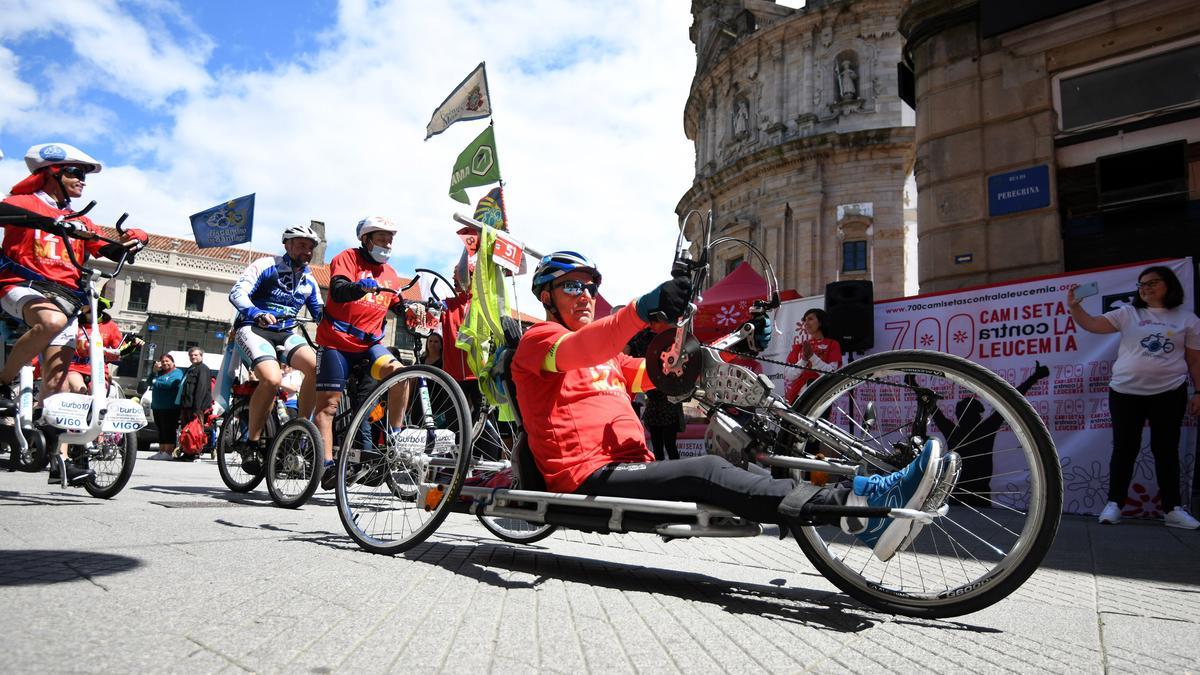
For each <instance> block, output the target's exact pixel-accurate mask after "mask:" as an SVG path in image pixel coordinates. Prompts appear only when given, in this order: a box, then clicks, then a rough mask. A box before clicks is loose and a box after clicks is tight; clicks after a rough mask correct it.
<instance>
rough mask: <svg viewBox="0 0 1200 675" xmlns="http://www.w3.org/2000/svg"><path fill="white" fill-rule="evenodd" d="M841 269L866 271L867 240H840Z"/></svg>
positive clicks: (845, 270)
mask: <svg viewBox="0 0 1200 675" xmlns="http://www.w3.org/2000/svg"><path fill="white" fill-rule="evenodd" d="M842 271H843V272H866V271H867V242H865V241H845V242H842Z"/></svg>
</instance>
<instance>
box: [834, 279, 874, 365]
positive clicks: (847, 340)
mask: <svg viewBox="0 0 1200 675" xmlns="http://www.w3.org/2000/svg"><path fill="white" fill-rule="evenodd" d="M825 313H826V315H827V317H826V318H827V319H828V322H829V334H828V335H826V336H825V337H827V338H833V339H835V340H837V341H838V342H839V343H841V345H842V351H843V352H846V353H849V352H865V351H867V350H868V349H870V348H871V347H874V346H875V289H874V287H873V286H872V285H871V282H869V281H835V282H833V283H831V284H826V285H825Z"/></svg>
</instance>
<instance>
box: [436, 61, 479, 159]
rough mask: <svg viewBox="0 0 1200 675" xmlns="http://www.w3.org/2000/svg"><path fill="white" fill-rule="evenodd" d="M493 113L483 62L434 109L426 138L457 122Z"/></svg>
mask: <svg viewBox="0 0 1200 675" xmlns="http://www.w3.org/2000/svg"><path fill="white" fill-rule="evenodd" d="M491 114H492V99H491V98H490V97H489V96H488V86H487V71H486V70H485V69H484V63H483V62H481V63H480V64H479V66H477V67H476V68H475V70H472V71H471V74H470V75H468V76H467V79H465V80H463V81H462V82H461V83H460V84H459V85H458V86H457V87H455V88H454V91H452V92H450V95H449V96H447V97H446V100H445V101H442V104H441V105H440V106H438V107H437V110H434V111H433V117H431V118H429V124H428V125H426V127H425V140H429V138H430V137H431V136H435V135H437V134H440V133H442V132H443V131H445V130H446V128H447V127H449V126H450V125H451V124H454V123H455V122H460V121H462V120H477V119H480V118H483V117H487V116H488V115H491Z"/></svg>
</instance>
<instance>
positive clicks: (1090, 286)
mask: <svg viewBox="0 0 1200 675" xmlns="http://www.w3.org/2000/svg"><path fill="white" fill-rule="evenodd" d="M1099 292H1100V287H1099V286H1098V285H1097V284H1096V282H1095V281H1089V282H1087V283H1086V284H1079V285H1078V286H1076V287H1075V299H1076V300H1082V299H1084V298H1090V297H1092V296H1093V295H1095V294H1097V293H1099Z"/></svg>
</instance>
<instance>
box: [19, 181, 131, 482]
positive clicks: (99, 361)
mask: <svg viewBox="0 0 1200 675" xmlns="http://www.w3.org/2000/svg"><path fill="white" fill-rule="evenodd" d="M95 205H96V202H91V203H89V204H88V205H87V206H86V207H85V208H83V209H82V210H80V211H77V212H73V213H71V214H68V215H66V216H61V217H59V218H50V217H47V216H42V215H40V214H36V213H32V212H30V211H26V210H25V209H22V208H20V207H17V206H14V205H11V204H0V225H3V226H5V227H10V226H15V227H42V228H46V227H54V228H57V229H58V232H59V233H60V234H59V236H60V237H61V238H62V239H63V249H65V250H66V252H67V257H68V258H69V260H70V262H71V264H72V265H74V266H75V268H76V269H78V270H79V272H80V280H79V288H78V289H71V288H67V287H65V286H62V285H60V284H57V283H54V282H52V281H49V280H31V281H30V282H29V283H30V285H31V286H32V287H33V288H35V289H37V290H39V291H41V292H42V293H43V294H44V295H45V296H46V297H48V298H51V299H52V300H53V301H55V302H56V303H58V304H59V306H60V307H61V308H62V309H63V311H64V313H66V314H67V315H68V316H74V315H75V314H76V313H77V311H78V308H79V307H80V305H81V304H82V303H88V304H89V306H90V308H91V313H90V316H91V323H90V325H89V327H88V330H89V334H90V336H91V338H90V348H89V353H88V359H89V365H90V373H89V375H90V382H89V383H88V384H89V386H90V388H91V393H90V394H76V393H59V394H54V395H52V396H47V397H46V398H45V400H44V401H43V402H42V414H41V419H40V425H41V426H40V428H39V427H38V425H37V423H35V422H34V406H33V386H32V385H33V368H32V366H29V365H25V366H23V367H22V369H21V376H20V378H19V380H18V382H19V384H18V396H17V397H16V399H17V400H16V401H13V402H6V408H5V409H0V416H5V417H9V416H11V417H12V418H13V420H14V424H12V425H11V426H10V425H0V429H3V430H4V431H3V432H2V433H4V434H5V435H7V438H6V439H5V440H6V442H7V443H8V445H9V447H10V448H12V449H13V452H15V453H19V456H21V457H23V458H28V459H27V460H22V461H23V463H24V466H25V468H28V470H33V471H38V470H40V469H41V468H42V467H44V466H45V462H48V461H54V462H58V468H59V475H60V476H61V477H62V480H61V484H62V487H64V488H65V487H67V472H66V465H65V461H64V460H63V458H62V455H61V454H60V453H59V452H58V445H59V443H65V444H67V446H68V447H67V454H68V459H70V460H71V461H72V462H74V463H75V464H76V465H78V466H81V467H86V468H90V469H91V470H92V471H93V472H94V475H93V476H91V477H90V478H88V479H87V480H86V481H84V482H83V488H84V489H85V490H87V491H88V493H89V494H91V495H92V496H94V497H100V498H102V499H109V498H112V497H114V496H116V495H117V494H118V493H119V492H120V491H121V490H122V489H124V487H125V485H126V483H128V482H129V478H130V476H132V474H133V466H134V462H135V460H136V457H137V443H136V434H137V431H138V430H139V429H141V428H142V427H144V426H146V416H145V413H144V412H143V411H142V407H141V405H139V404H138V403H136V402H134V401H130V400H127V399H125V398H124V396H123V395H122V394H121V392H120V388H119V387H118V388H116V389H115V391H114V390H113V389H111V388H110V387H108V386H107V385H106V384H105V377H104V367H105V366H104V347H103V341H102V339H101V337H100V323H99V311H98V298H99V297H100V292H99V287H100V286H101V284H102V282H103V281H105V280H108V279H113V278H115V277H117V276H118V275H119V274H120V273H121V270H122V269H123V268H124V266H125V264H126V262H127V261H129V259H130V255H129V252H128V250H125V251H124V252H123V253H122V255H121V258H120V259H119V260H117V261H116V267H115V268H114V269H113V271H112V272H105V271H103V270H101V269H99V268H92V267H88V266H87V265H85V264H84V263H83V262H81V261H79V260H78V259H77V258H76V256H75V251H74V248H73V247H72V246H70V244H69V243H68V242H67V241H66V240H67V239H68V238H77V239H99V240H100V241H103V242H105V243H108V244H115V245H118V246H120V245H121V242H119V241H116V240H113V239H108V238H106V237H104V236H101V235H98V234H95V233H93V232H90V231H87V230H83V229H77V228H75V227H73V224H72V223H71V221H72V220H75V219H78V218H80V217H82V216H84V215H85V214H87V212H88V211H90V210H91V209H92V208H93V207H94V206H95ZM128 215H129V214H123V215H122V216H121V217H120V218H119V219H118V220H117V222H116V224H115V226H114V228H115V229H116V231H117V232H118V233H120V232H122V229H121V226H122V225H123V224H124V222H125V220H126V218H128ZM114 394H115V395H114ZM9 403H11V406H8V404H9ZM18 430H19V431H18ZM42 457H44V458H45V459H44V460H43V459H42Z"/></svg>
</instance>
